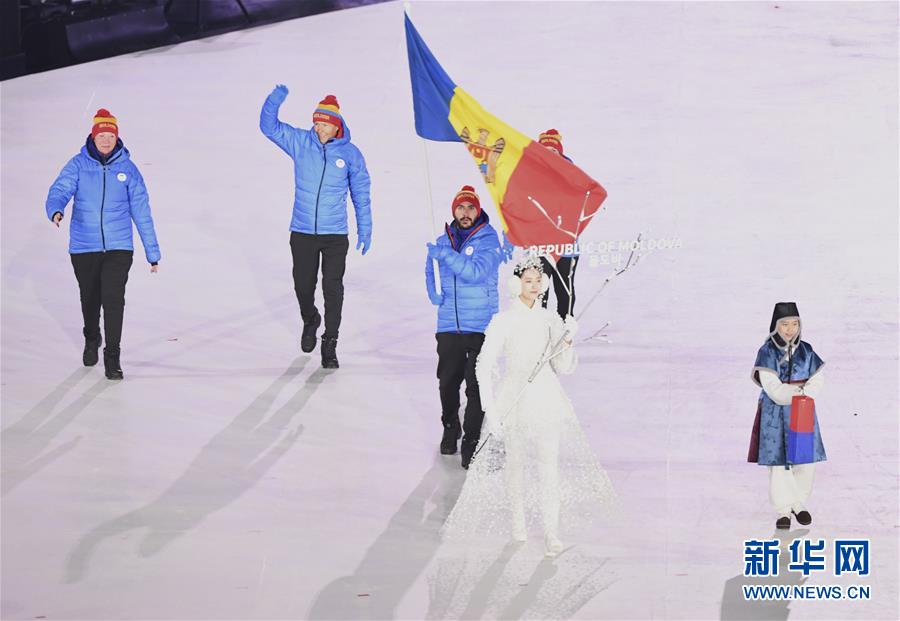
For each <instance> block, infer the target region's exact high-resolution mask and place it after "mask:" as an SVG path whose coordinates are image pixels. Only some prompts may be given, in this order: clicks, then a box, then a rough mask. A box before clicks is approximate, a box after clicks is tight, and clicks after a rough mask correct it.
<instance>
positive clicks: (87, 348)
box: [81, 335, 103, 367]
mask: <svg viewBox="0 0 900 621" xmlns="http://www.w3.org/2000/svg"><path fill="white" fill-rule="evenodd" d="M102 342H103V339H102V338H101V337H100V336H99V335H97V338H96V339H91V338H87V337H85V339H84V353H82V354H81V362H82V363H84V366H86V367H92V366H94V365H95V364H97V361H98V360H100V354H99V353H98V352H99V350H100V343H102Z"/></svg>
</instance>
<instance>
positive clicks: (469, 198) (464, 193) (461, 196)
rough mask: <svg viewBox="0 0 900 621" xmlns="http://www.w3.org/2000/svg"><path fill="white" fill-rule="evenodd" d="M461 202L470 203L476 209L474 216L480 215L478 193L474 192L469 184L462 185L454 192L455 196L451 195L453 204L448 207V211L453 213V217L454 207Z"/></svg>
mask: <svg viewBox="0 0 900 621" xmlns="http://www.w3.org/2000/svg"><path fill="white" fill-rule="evenodd" d="M461 203H472V205H473V206H474V207H475V209H476V210H477V213H476V214H475V218H476V219H477V218H478V216H480V215H481V201H480V200H478V195H477V194H475V188H473V187H472V186H470V185H464V186H463V187H462V189H461V190H460V191H459V192H457V193H456V196H454V197H453V206H452V207H451V208H450V213H451V214H453V217H454V218H455V217H456V208H457V207H459V205H460V204H461Z"/></svg>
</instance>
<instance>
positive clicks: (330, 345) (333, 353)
mask: <svg viewBox="0 0 900 621" xmlns="http://www.w3.org/2000/svg"><path fill="white" fill-rule="evenodd" d="M340 366H341V365H340V364H338V359H337V339H336V338H335V337H333V336H323V337H322V368H323V369H338V368H340Z"/></svg>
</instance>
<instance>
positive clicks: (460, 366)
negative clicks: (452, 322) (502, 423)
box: [435, 332, 484, 442]
mask: <svg viewBox="0 0 900 621" xmlns="http://www.w3.org/2000/svg"><path fill="white" fill-rule="evenodd" d="M435 337H436V338H437V353H438V367H437V378H438V387H439V390H440V393H441V422H442V423H444V427H446V428H448V429H459V387H460V386H461V385H462V382H463V380H466V400H467V402H466V415H465V418H464V420H463V432H464V433H465V437H464V438H463V440H464V441H468V442H478V438H479V437H481V423H482V421H483V420H484V411H483V410H482V409H481V395H480V394H479V392H478V380H477V379H475V359H476V358H478V353H479V352H480V351H481V345H482V343H484V334H482V333H480V332H472V333H468V334H456V333H454V332H438V333H437V334H435Z"/></svg>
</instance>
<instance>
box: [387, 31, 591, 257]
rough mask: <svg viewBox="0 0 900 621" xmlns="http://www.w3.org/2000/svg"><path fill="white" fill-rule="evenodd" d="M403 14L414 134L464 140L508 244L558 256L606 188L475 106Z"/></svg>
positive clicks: (574, 239) (477, 104)
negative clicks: (485, 186) (495, 208)
mask: <svg viewBox="0 0 900 621" xmlns="http://www.w3.org/2000/svg"><path fill="white" fill-rule="evenodd" d="M404 19H405V22H406V50H407V54H408V55H409V77H410V81H411V82H412V92H413V108H414V110H415V117H416V133H417V134H419V135H420V136H421V137H422V138H426V139H428V140H440V141H446V142H462V143H464V144H465V145H466V148H467V149H468V151H469V154H470V155H471V156H472V158H473V159H474V160H475V164H476V165H477V166H478V169H479V170H480V171H481V175H482V177H483V178H484V182H485V184H486V185H487V187H488V190H489V191H490V193H491V196H492V197H493V199H494V204H495V205H497V208H498V210H499V212H500V218H501V220H502V222H503V227H504V229H505V230H506V231H507V237H508V238H509V240H510V241H511V242H512V243H513V244H515V245H517V246H523V247H528V246H542V245H543V246H549V245H553V246H554V247H555V249H554V250H550V249H548V250H547V252H546V254H554V255H558V254H565V251H564V249H563V248H562V246H564V245H565V244H573V243H575V241H576V239H577V237H578V235H579V234H581V233H582V232H583V231H584V228H585V227H586V226H587V224H588V223H589V222H590V220H591V218H592V217H593V216H594V214H596V213H597V211H598V210H599V209H600V205H601V204H602V203H603V201H604V199H605V198H606V190H604V189H603V186H601V185H600V184H599V183H597V182H596V181H594V180H593V179H591V178H590V177H589V176H588V175H586V174H585V173H584V172H583V171H582V170H581V169H580V168H578V167H577V166H575V165H574V164H572V163H571V162H569V161H568V160H566V159H565V158H563V157H560V156H559V155H557V154H556V153H553V152H552V151H550V150H548V149H546V148H544V147H542V146H541V145H540V144H538V143H537V142H535V141H534V140H532V139H531V138H529V137H528V136H526V135H525V134H523V133H521V132H519V131H517V130H515V129H513V128H512V127H510V126H509V125H507V124H506V123H504V122H503V121H501V120H500V119H498V118H497V117H495V116H494V115H492V114H491V113H490V112H488V111H487V110H485V109H484V108H482V107H481V105H480V104H479V103H478V102H477V101H475V99H474V98H473V97H472V96H471V95H469V94H468V93H467V92H466V91H464V90H463V89H462V88H460V87H459V86H457V85H456V84H455V83H454V82H453V80H451V79H450V76H448V75H447V73H446V72H445V71H444V69H443V68H442V67H441V66H440V64H438V62H437V60H436V59H435V57H434V55H432V53H431V51H430V50H429V49H428V46H426V45H425V42H424V41H423V40H422V37H421V36H419V33H418V31H417V30H416V28H415V26H413V24H412V22H411V21H410V19H409V16H408V15H405V14H404ZM548 122H550V123H557V124H558V120H557V121H552V119H548Z"/></svg>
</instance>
